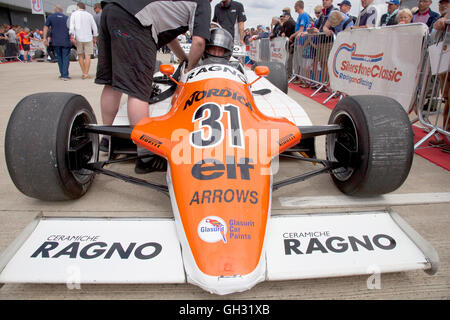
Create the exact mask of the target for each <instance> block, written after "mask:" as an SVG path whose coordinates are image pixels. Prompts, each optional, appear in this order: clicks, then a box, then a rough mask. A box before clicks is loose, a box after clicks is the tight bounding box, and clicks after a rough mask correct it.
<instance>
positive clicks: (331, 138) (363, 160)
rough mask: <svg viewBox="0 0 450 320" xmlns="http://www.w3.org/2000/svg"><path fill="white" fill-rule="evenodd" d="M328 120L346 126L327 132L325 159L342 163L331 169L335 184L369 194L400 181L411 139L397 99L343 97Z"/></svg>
mask: <svg viewBox="0 0 450 320" xmlns="http://www.w3.org/2000/svg"><path fill="white" fill-rule="evenodd" d="M328 123H329V124H339V125H340V126H341V127H344V128H345V130H344V131H343V132H339V133H334V134H330V135H328V136H327V138H326V154H327V159H328V160H332V161H338V162H340V163H342V167H340V168H336V169H334V170H332V171H331V177H332V179H333V182H334V183H335V185H336V186H337V187H338V189H339V190H341V191H342V192H343V193H345V194H348V195H357V196H371V195H378V194H384V193H389V192H392V191H394V190H396V189H397V188H399V187H400V186H401V185H402V184H403V182H404V181H405V180H406V178H407V176H408V174H409V171H410V168H411V165H412V160H413V156H414V141H413V132H412V128H411V124H410V122H409V118H408V116H407V114H406V112H405V111H404V109H403V107H402V106H401V105H400V104H399V103H398V102H397V101H395V100H394V99H391V98H388V97H384V96H375V95H371V96H353V97H346V98H345V99H343V100H341V101H340V102H339V103H338V104H337V105H336V107H335V108H334V110H333V112H332V113H331V115H330V119H329V122H328Z"/></svg>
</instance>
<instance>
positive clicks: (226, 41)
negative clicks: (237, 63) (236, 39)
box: [205, 28, 234, 60]
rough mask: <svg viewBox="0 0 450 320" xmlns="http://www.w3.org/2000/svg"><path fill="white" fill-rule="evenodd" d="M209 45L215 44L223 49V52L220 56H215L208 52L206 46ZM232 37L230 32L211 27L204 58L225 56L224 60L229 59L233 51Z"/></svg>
mask: <svg viewBox="0 0 450 320" xmlns="http://www.w3.org/2000/svg"><path fill="white" fill-rule="evenodd" d="M211 46H216V47H220V48H223V49H225V53H224V55H223V56H222V57H218V56H215V55H213V54H211V53H209V52H208V48H209V47H211ZM233 47H234V43H233V37H232V36H231V34H230V33H229V32H228V31H227V30H225V29H222V28H214V29H211V37H210V38H209V42H208V44H207V45H206V50H205V58H210V57H213V58H225V59H226V60H230V57H231V54H232V53H233Z"/></svg>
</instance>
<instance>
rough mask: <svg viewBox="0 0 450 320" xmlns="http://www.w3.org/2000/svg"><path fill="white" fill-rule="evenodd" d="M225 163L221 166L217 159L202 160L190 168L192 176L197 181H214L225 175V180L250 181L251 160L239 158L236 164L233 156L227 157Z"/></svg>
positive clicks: (252, 167) (252, 166)
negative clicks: (239, 179)
mask: <svg viewBox="0 0 450 320" xmlns="http://www.w3.org/2000/svg"><path fill="white" fill-rule="evenodd" d="M226 161H227V163H226V164H223V163H222V162H221V161H220V160H217V159H203V160H201V161H198V162H197V163H195V164H194V166H193V167H192V171H191V173H192V176H193V177H194V178H195V179H198V180H214V179H217V178H220V177H222V176H223V175H224V174H225V173H226V174H227V179H238V177H240V178H241V179H242V180H250V172H251V170H253V169H254V165H253V164H252V162H253V160H252V159H249V158H240V159H239V161H238V163H236V158H235V157H234V156H227V160H226Z"/></svg>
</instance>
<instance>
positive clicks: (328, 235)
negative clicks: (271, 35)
mask: <svg viewBox="0 0 450 320" xmlns="http://www.w3.org/2000/svg"><path fill="white" fill-rule="evenodd" d="M231 229H232V228H231ZM231 229H229V230H231ZM234 230H237V229H236V228H235V229H234ZM236 232H245V227H241V228H240V231H236ZM227 236H229V235H227ZM265 241H266V244H265V248H266V252H265V259H263V261H265V264H266V266H265V268H263V269H265V270H266V272H265V275H264V274H263V275H262V277H261V279H263V280H264V279H265V280H287V279H308V278H321V277H338V276H350V275H361V274H370V275H372V274H376V273H383V272H400V271H408V270H417V269H423V270H425V271H426V272H428V273H430V274H434V273H435V272H436V271H437V268H438V265H439V257H438V255H437V253H436V252H435V250H434V249H433V248H432V247H431V246H430V245H429V244H428V243H427V242H426V241H425V240H424V239H423V238H422V237H421V236H420V235H419V234H417V233H416V232H415V231H414V230H413V229H412V228H411V227H410V226H409V225H408V224H407V223H406V222H405V221H403V220H402V219H401V218H400V217H399V216H398V215H397V214H396V213H395V212H391V211H368V212H352V213H322V214H317V213H315V214H313V215H310V214H301V215H300V214H299V215H276V216H272V217H271V218H270V221H269V228H268V234H267V236H266V240H265ZM184 263H186V262H184ZM188 278H189V277H187V276H186V274H185V266H184V265H183V258H182V253H181V248H180V243H179V241H178V236H177V233H176V227H175V222H174V220H173V219H167V218H165V219H158V218H58V217H42V216H38V217H36V218H35V220H34V221H33V222H31V223H30V224H29V225H28V226H27V227H26V228H25V230H24V231H23V232H22V234H21V235H20V236H19V237H18V238H17V239H16V240H15V241H14V242H13V243H12V244H11V245H10V246H9V247H8V248H7V250H6V251H5V252H3V254H2V256H0V283H65V284H67V285H68V286H69V285H72V286H74V285H78V284H93V283H110V284H125V283H136V284H137V283H140V284H144V283H146V284H148V283H185V282H189V281H188V280H187V279H188ZM224 281H227V278H220V277H218V278H217V283H216V284H214V285H213V286H214V287H212V288H204V289H206V290H208V291H210V292H214V293H218V294H224V293H223V292H221V290H220V288H221V286H223V285H224V284H225V283H224ZM250 286H251V285H250ZM247 289H249V286H248V285H247V286H246V285H243V287H242V290H236V291H243V290H247ZM225 293H230V292H225Z"/></svg>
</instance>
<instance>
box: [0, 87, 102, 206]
mask: <svg viewBox="0 0 450 320" xmlns="http://www.w3.org/2000/svg"><path fill="white" fill-rule="evenodd" d="M96 123H97V120H96V117H95V114H94V112H93V110H92V108H91V106H90V104H89V102H88V101H87V100H86V99H85V98H84V97H82V96H80V95H76V94H72V93H63V92H49V93H37V94H32V95H29V96H27V97H25V98H23V99H22V100H21V101H20V102H19V103H18V104H17V106H16V107H15V109H14V111H13V113H12V114H11V117H10V119H9V122H8V126H7V128H6V137H5V157H6V164H7V167H8V171H9V175H10V177H11V179H12V181H13V182H14V184H15V185H16V187H17V188H18V189H19V190H20V191H21V192H22V193H24V194H25V195H27V196H29V197H32V198H36V199H40V200H50V201H56V200H70V199H77V198H80V197H81V196H82V195H83V194H85V193H86V192H87V190H88V189H89V187H90V186H91V184H92V181H93V179H94V176H95V174H94V173H93V172H92V171H90V170H87V169H79V170H70V169H69V156H68V150H69V149H76V147H77V146H80V145H81V144H82V143H84V142H86V141H90V142H91V143H92V144H91V145H90V147H89V148H87V149H88V150H87V151H86V152H85V153H84V154H83V156H84V159H85V161H86V162H96V161H98V148H99V144H98V135H97V134H90V133H86V132H84V131H83V130H81V127H82V126H83V125H85V124H96Z"/></svg>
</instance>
